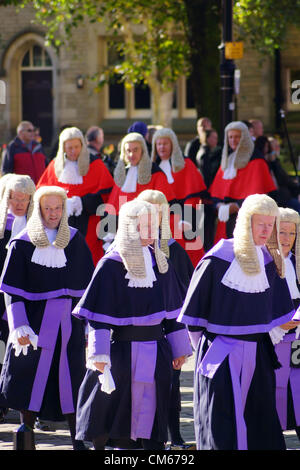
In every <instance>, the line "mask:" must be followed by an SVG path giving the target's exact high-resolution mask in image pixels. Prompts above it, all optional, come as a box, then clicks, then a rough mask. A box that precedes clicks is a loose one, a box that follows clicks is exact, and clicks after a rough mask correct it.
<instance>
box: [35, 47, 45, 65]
mask: <svg viewBox="0 0 300 470" xmlns="http://www.w3.org/2000/svg"><path fill="white" fill-rule="evenodd" d="M33 65H34V66H36V67H39V66H41V65H43V63H42V48H41V47H40V46H33Z"/></svg>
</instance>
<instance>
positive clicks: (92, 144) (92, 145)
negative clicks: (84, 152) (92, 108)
mask: <svg viewBox="0 0 300 470" xmlns="http://www.w3.org/2000/svg"><path fill="white" fill-rule="evenodd" d="M85 140H86V143H87V148H88V151H89V152H90V154H92V155H93V156H94V157H96V158H101V160H102V161H103V163H104V164H105V165H106V167H107V169H108V170H109V172H110V174H111V175H113V173H114V169H115V166H116V165H115V162H114V161H113V159H112V158H111V157H109V156H108V155H105V154H104V153H103V152H102V151H101V149H102V147H103V144H104V132H103V129H102V128H101V127H97V126H92V127H90V128H89V129H88V130H87V132H86V134H85Z"/></svg>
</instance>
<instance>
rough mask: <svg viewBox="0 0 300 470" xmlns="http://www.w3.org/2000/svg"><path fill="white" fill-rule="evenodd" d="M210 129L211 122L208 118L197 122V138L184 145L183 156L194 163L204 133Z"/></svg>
mask: <svg viewBox="0 0 300 470" xmlns="http://www.w3.org/2000/svg"><path fill="white" fill-rule="evenodd" d="M210 129H212V122H211V120H210V119H209V118H208V117H202V118H200V119H198V121H197V133H198V135H197V137H195V138H194V139H193V140H191V141H190V142H188V143H187V144H186V147H185V149H184V155H185V156H187V157H189V158H190V159H191V160H192V161H193V162H194V163H196V155H197V152H198V150H199V148H200V145H201V143H203V141H204V140H203V139H204V138H205V131H208V130H210Z"/></svg>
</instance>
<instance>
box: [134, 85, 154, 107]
mask: <svg viewBox="0 0 300 470" xmlns="http://www.w3.org/2000/svg"><path fill="white" fill-rule="evenodd" d="M134 103H135V109H150V107H151V103H150V88H149V87H148V85H145V84H144V83H140V84H138V85H135V87H134Z"/></svg>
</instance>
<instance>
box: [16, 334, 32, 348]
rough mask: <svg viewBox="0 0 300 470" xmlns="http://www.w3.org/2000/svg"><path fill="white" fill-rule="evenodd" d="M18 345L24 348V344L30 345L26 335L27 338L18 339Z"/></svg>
mask: <svg viewBox="0 0 300 470" xmlns="http://www.w3.org/2000/svg"><path fill="white" fill-rule="evenodd" d="M18 343H19V344H20V345H21V346H26V344H31V343H30V340H29V336H28V335H27V336H21V337H20V338H18Z"/></svg>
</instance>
